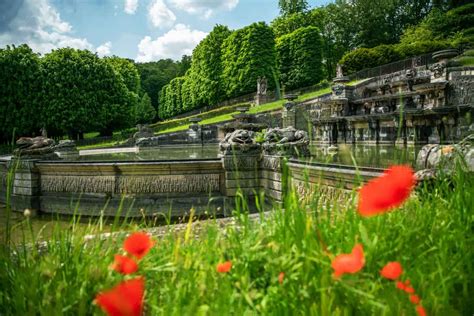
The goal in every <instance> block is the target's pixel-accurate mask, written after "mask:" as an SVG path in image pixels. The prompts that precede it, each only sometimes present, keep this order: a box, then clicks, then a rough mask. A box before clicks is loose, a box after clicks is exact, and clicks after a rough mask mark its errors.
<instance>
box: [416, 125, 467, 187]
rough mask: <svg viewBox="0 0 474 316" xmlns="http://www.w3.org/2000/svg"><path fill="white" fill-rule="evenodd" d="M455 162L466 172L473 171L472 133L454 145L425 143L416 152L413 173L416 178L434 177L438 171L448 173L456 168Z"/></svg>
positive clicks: (426, 178)
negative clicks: (416, 169)
mask: <svg viewBox="0 0 474 316" xmlns="http://www.w3.org/2000/svg"><path fill="white" fill-rule="evenodd" d="M456 162H458V163H459V166H460V167H462V168H465V169H466V171H468V172H474V134H471V135H469V136H468V137H466V138H465V139H463V140H462V141H461V142H459V143H458V144H455V145H434V144H430V145H426V146H423V148H422V149H421V150H420V152H419V153H418V157H417V159H416V166H417V168H419V169H421V170H420V171H418V172H417V173H416V174H415V177H416V178H417V179H418V180H428V179H432V178H435V177H436V176H437V175H438V174H439V173H440V172H443V173H445V174H450V173H452V172H454V171H455V170H456Z"/></svg>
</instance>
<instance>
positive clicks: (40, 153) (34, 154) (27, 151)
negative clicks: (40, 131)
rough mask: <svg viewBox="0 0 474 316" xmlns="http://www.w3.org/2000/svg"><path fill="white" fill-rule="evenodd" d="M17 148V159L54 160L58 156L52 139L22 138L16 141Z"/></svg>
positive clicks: (15, 152) (15, 153) (14, 152)
mask: <svg viewBox="0 0 474 316" xmlns="http://www.w3.org/2000/svg"><path fill="white" fill-rule="evenodd" d="M16 145H17V148H16V149H15V150H14V151H13V155H14V156H16V157H20V156H21V157H22V158H26V159H54V158H57V157H58V156H57V155H56V154H55V153H54V145H55V142H54V140H52V139H51V138H47V137H43V136H38V137H34V138H31V137H21V138H19V139H18V140H17V141H16Z"/></svg>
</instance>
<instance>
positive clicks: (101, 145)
mask: <svg viewBox="0 0 474 316" xmlns="http://www.w3.org/2000/svg"><path fill="white" fill-rule="evenodd" d="M118 143H119V142H118V141H115V140H114V141H111V142H105V143H99V144H92V145H84V146H77V149H78V150H85V149H98V148H110V147H115V146H117V144H118Z"/></svg>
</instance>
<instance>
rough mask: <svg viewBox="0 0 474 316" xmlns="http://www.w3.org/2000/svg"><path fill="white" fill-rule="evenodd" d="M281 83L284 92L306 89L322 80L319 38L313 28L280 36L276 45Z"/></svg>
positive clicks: (300, 29) (317, 32) (301, 29)
mask: <svg viewBox="0 0 474 316" xmlns="http://www.w3.org/2000/svg"><path fill="white" fill-rule="evenodd" d="M276 52H277V62H278V67H279V71H280V78H281V83H282V85H283V86H284V88H285V90H288V89H295V88H300V87H307V86H310V85H313V84H316V83H318V82H319V81H321V80H322V79H323V78H324V73H323V69H322V57H321V37H320V35H319V29H317V28H316V27H314V26H309V27H305V28H299V29H297V30H296V31H294V32H293V33H290V34H287V35H284V36H281V37H279V38H278V39H277V43H276Z"/></svg>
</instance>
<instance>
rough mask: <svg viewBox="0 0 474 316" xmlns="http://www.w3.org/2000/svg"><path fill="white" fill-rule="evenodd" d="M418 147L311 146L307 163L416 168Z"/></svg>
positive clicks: (151, 154)
mask: <svg viewBox="0 0 474 316" xmlns="http://www.w3.org/2000/svg"><path fill="white" fill-rule="evenodd" d="M419 149H420V148H419V147H413V146H411V147H405V146H395V145H380V146H375V145H374V146H369V145H357V146H356V145H345V144H343V145H339V146H337V147H328V146H321V145H314V144H313V145H311V146H310V151H311V157H310V158H305V160H312V161H315V162H325V163H334V164H344V165H354V163H356V164H357V165H358V166H363V167H376V168H383V167H387V166H390V165H393V164H410V165H414V162H415V160H416V154H417V153H418V151H419ZM218 153H219V148H218V145H216V144H214V145H205V146H185V147H171V146H169V147H162V148H154V149H140V151H139V152H137V153H133V152H129V153H109V154H94V155H87V156H80V158H79V160H80V161H146V160H155V161H159V160H187V159H213V158H217V156H218Z"/></svg>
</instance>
